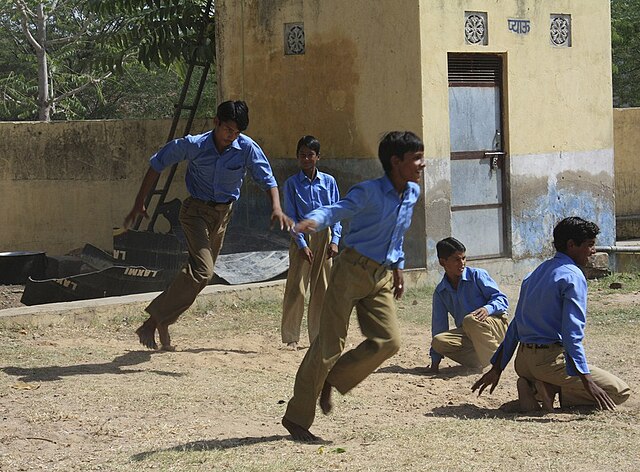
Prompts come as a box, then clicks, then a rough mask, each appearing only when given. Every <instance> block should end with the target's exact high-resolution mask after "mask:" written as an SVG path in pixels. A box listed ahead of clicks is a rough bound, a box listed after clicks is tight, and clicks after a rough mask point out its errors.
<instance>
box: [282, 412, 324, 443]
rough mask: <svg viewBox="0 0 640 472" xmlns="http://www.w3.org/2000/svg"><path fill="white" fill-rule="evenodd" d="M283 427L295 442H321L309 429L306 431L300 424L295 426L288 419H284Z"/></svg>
mask: <svg viewBox="0 0 640 472" xmlns="http://www.w3.org/2000/svg"><path fill="white" fill-rule="evenodd" d="M282 426H284V427H285V428H286V429H287V431H289V434H290V435H291V437H292V438H293V440H294V441H302V442H317V441H319V440H320V438H318V436H316V435H314V434H312V433H311V431H309V430H308V429H304V428H303V427H302V426H300V425H299V424H295V423H294V422H293V421H291V420H288V419H287V417H286V416H285V417H283V418H282Z"/></svg>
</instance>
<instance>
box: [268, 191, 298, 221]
mask: <svg viewBox="0 0 640 472" xmlns="http://www.w3.org/2000/svg"><path fill="white" fill-rule="evenodd" d="M267 193H268V195H269V198H270V199H271V226H272V227H273V225H274V224H275V225H280V229H281V230H284V229H286V230H287V231H290V230H291V228H293V220H292V219H291V218H289V217H288V216H287V215H285V214H284V212H283V211H282V208H281V207H280V194H279V193H278V187H271V188H270V189H269V190H268V191H267Z"/></svg>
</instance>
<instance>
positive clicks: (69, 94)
mask: <svg viewBox="0 0 640 472" xmlns="http://www.w3.org/2000/svg"><path fill="white" fill-rule="evenodd" d="M112 74H113V72H108V73H106V74H105V75H104V76H102V77H100V78H99V79H90V80H89V81H88V82H86V83H85V84H82V85H81V86H79V87H76V88H75V89H73V90H69V91H68V92H65V93H63V94H61V95H58V96H57V97H55V98H53V99H52V100H51V103H52V104H54V103H58V102H60V101H62V100H64V99H65V98H68V97H72V96H73V95H75V94H77V93H79V92H82V91H83V90H84V89H86V88H87V87H88V86H90V85H95V84H99V83H100V82H102V81H103V80H106V79H108V78H109V77H110V76H111V75H112Z"/></svg>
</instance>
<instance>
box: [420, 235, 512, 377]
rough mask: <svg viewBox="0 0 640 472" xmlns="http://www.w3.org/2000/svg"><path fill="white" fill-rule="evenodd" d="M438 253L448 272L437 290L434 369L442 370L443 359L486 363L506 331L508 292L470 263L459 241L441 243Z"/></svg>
mask: <svg viewBox="0 0 640 472" xmlns="http://www.w3.org/2000/svg"><path fill="white" fill-rule="evenodd" d="M436 251H437V254H438V262H439V263H440V265H441V266H442V267H443V268H444V276H443V277H442V281H441V282H440V283H439V284H438V286H437V287H436V289H435V291H434V292H433V303H432V314H431V335H432V337H433V339H432V341H431V366H430V367H429V371H430V372H432V373H438V371H439V367H440V361H441V360H442V358H443V357H448V358H450V359H453V360H454V361H456V362H457V363H459V364H462V365H463V366H465V367H472V368H482V367H486V366H488V365H489V361H490V360H491V356H492V355H493V353H494V352H495V351H496V349H497V348H498V346H499V345H500V343H501V342H502V340H503V339H504V334H505V333H506V332H507V325H508V322H507V314H506V310H507V308H508V307H509V302H508V301H507V296H506V295H505V294H504V293H502V292H501V291H500V289H499V288H498V285H497V284H496V283H495V282H494V280H493V279H492V278H491V276H490V275H489V273H488V272H487V271H486V270H483V269H475V268H473V267H466V262H467V254H466V252H467V249H466V248H465V247H464V244H462V243H461V242H460V241H458V240H457V239H455V238H445V239H443V240H442V241H439V242H438V244H436ZM449 314H451V316H452V317H453V321H454V322H455V325H456V327H455V328H454V329H449V316H448V315H449Z"/></svg>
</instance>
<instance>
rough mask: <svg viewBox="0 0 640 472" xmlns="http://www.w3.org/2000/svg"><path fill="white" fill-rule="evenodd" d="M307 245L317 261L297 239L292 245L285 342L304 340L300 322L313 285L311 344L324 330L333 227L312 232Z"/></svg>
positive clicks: (284, 306) (284, 304)
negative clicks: (322, 314) (310, 258)
mask: <svg viewBox="0 0 640 472" xmlns="http://www.w3.org/2000/svg"><path fill="white" fill-rule="evenodd" d="M306 238H307V239H308V241H307V244H308V246H309V249H310V250H311V253H312V254H313V262H312V263H311V264H309V262H308V261H307V260H306V259H305V258H304V257H303V256H302V253H301V251H300V248H299V247H298V245H297V244H296V242H295V241H294V240H291V244H290V245H289V272H288V273H287V285H286V286H285V289H284V300H283V301H282V323H281V329H280V331H281V333H282V342H283V343H291V342H298V341H300V324H301V323H302V316H303V314H304V295H305V292H306V291H307V287H308V288H309V308H308V314H307V331H308V332H309V343H312V342H313V340H314V339H315V337H316V336H317V335H318V331H319V329H320V312H321V310H322V301H323V300H324V294H325V292H326V291H327V285H328V284H329V272H330V271H331V262H332V261H331V259H327V248H328V246H329V242H330V240H331V230H330V229H329V228H327V229H325V230H323V231H320V232H319V233H311V234H309V235H307V237H306Z"/></svg>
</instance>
